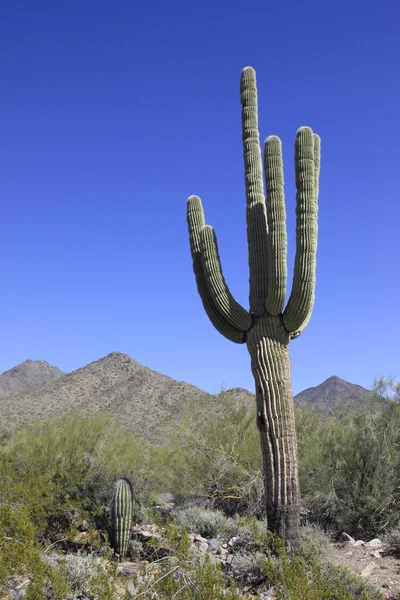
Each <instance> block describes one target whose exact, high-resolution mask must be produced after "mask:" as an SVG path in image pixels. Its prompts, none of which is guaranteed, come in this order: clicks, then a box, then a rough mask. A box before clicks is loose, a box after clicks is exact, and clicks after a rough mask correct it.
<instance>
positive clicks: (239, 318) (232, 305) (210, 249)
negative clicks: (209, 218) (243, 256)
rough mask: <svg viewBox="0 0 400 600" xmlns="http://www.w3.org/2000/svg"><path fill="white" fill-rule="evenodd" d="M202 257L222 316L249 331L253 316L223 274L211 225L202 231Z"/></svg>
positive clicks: (211, 291) (209, 283) (215, 301)
mask: <svg viewBox="0 0 400 600" xmlns="http://www.w3.org/2000/svg"><path fill="white" fill-rule="evenodd" d="M200 247H201V259H202V265H203V273H204V277H205V280H206V284H207V288H208V291H209V293H210V295H211V296H212V298H213V299H214V304H215V306H216V307H217V308H218V311H219V312H220V314H221V316H222V317H223V318H224V319H225V320H226V322H227V323H229V324H230V325H231V326H232V327H235V328H237V329H240V330H241V331H248V330H249V329H250V327H251V316H250V314H249V313H248V312H247V310H245V309H244V308H243V306H241V305H240V304H239V303H238V302H236V300H235V299H234V297H233V296H232V294H231V292H230V291H229V288H228V286H227V284H226V282H225V278H224V276H223V274H222V268H221V261H220V258H219V253H218V245H217V237H216V235H215V231H214V229H213V228H212V227H211V226H210V225H205V227H203V229H202V230H201V232H200Z"/></svg>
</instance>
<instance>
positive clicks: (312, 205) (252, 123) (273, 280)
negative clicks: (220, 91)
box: [187, 67, 320, 550]
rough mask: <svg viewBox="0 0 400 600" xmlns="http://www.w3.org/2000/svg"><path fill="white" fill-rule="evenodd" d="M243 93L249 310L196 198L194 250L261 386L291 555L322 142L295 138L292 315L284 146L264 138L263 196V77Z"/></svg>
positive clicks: (274, 496) (266, 451)
mask: <svg viewBox="0 0 400 600" xmlns="http://www.w3.org/2000/svg"><path fill="white" fill-rule="evenodd" d="M240 95H241V104H242V140H243V147H244V167H245V186H246V200H247V210H246V217H247V219H246V220H247V239H248V247H249V270H250V298H249V300H250V310H249V311H247V310H245V309H244V308H243V307H242V306H241V305H240V304H239V303H238V302H236V300H235V299H234V298H233V296H232V294H231V293H230V291H229V288H228V286H227V284H226V282H225V279H224V276H223V274H222V269H221V263H220V259H219V254H218V247H217V240H216V237H215V233H214V230H213V228H212V227H210V226H209V225H206V224H205V220H204V212H203V207H202V203H201V200H200V198H198V197H197V196H191V197H190V198H189V199H188V204H187V220H188V226H189V236H190V247H191V252H192V258H193V269H194V273H195V276H196V282H197V288H198V291H199V294H200V296H201V299H202V302H203V305H204V308H205V311H206V313H207V315H208V316H209V318H210V320H211V322H212V323H213V325H214V326H215V327H216V329H217V330H218V331H219V332H220V333H222V334H223V335H224V336H225V337H226V338H228V339H229V340H231V341H232V342H236V343H246V344H247V348H248V351H249V353H250V356H251V368H252V372H253V375H254V379H255V385H256V405H257V426H258V429H259V432H260V439H261V447H262V456H263V470H264V486H265V494H266V511H267V518H268V523H269V528H270V530H271V531H273V532H274V533H277V534H278V535H280V536H281V537H282V538H284V539H285V541H286V545H287V547H288V549H289V550H296V548H297V546H298V537H299V529H300V491H299V480H298V458H297V439H296V429H295V420H294V407H293V394H292V384H291V378H290V359H289V341H290V340H291V339H293V338H295V337H297V336H298V335H300V333H301V332H302V331H303V329H304V328H305V327H306V325H307V324H308V321H309V319H310V316H311V312H312V308H313V305H314V289H315V270H316V251H317V229H318V225H317V214H318V205H317V200H318V181H319V168H320V139H319V137H318V136H317V135H315V134H313V132H312V130H311V129H310V128H308V127H301V128H300V129H299V130H298V132H297V136H296V143H295V169H296V187H297V196H296V201H297V208H296V215H297V220H296V257H295V265H294V276H293V285H292V292H291V294H290V297H289V301H288V303H287V305H286V308H285V307H284V303H285V296H286V278H287V267H286V255H287V240H286V211H285V199H284V192H283V165H282V149H281V142H280V140H279V138H277V137H275V136H271V137H268V138H267V139H266V141H265V147H264V172H265V183H266V197H264V186H263V175H262V162H261V149H260V141H259V133H258V109H257V87H256V74H255V71H254V69H252V68H251V67H246V68H245V69H244V70H243V71H242V75H241V85H240Z"/></svg>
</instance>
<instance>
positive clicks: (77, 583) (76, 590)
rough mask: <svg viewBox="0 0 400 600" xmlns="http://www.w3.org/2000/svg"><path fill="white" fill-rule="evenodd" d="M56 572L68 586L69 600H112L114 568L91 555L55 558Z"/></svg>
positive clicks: (81, 553) (67, 555)
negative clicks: (82, 599) (71, 599)
mask: <svg viewBox="0 0 400 600" xmlns="http://www.w3.org/2000/svg"><path fill="white" fill-rule="evenodd" d="M57 570H58V571H59V572H60V573H62V574H63V576H64V578H65V579H66V581H67V582H68V584H69V588H70V594H69V597H70V598H85V599H87V600H113V599H114V583H115V578H116V571H115V567H113V566H109V565H107V564H105V563H104V561H103V560H102V559H101V558H100V557H98V556H94V555H93V554H84V553H83V552H77V553H76V554H66V555H65V556H58V557H57Z"/></svg>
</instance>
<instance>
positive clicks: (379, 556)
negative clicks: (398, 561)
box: [368, 550, 382, 558]
mask: <svg viewBox="0 0 400 600" xmlns="http://www.w3.org/2000/svg"><path fill="white" fill-rule="evenodd" d="M368 554H369V555H370V556H373V557H374V558H381V557H382V554H381V553H380V552H379V550H375V552H369V553H368Z"/></svg>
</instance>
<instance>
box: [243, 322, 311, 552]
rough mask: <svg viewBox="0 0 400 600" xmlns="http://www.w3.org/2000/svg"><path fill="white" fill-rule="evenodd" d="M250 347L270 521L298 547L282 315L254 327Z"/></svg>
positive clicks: (293, 435)
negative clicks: (280, 317)
mask: <svg viewBox="0 0 400 600" xmlns="http://www.w3.org/2000/svg"><path fill="white" fill-rule="evenodd" d="M247 348H248V351H249V353H250V356H251V369H252V373H253V376H254V380H255V384H256V405H257V427H258V430H259V433H260V440H261V449H262V457H263V473H264V488H265V499H266V512H267V519H268V527H269V529H270V530H271V531H273V532H274V533H277V534H278V535H279V536H281V537H282V538H283V539H285V542H286V546H287V548H288V550H289V551H296V550H297V548H298V542H299V528H300V491H299V479H298V460H297V439H296V428H295V420H294V410H293V395H292V383H291V378H290V359H289V334H288V332H287V331H286V330H285V328H284V327H283V325H282V323H281V320H280V319H279V318H278V317H269V316H267V317H264V318H261V319H259V320H258V321H257V323H256V325H255V327H253V328H252V329H251V330H250V331H249V333H248V336H247Z"/></svg>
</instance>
